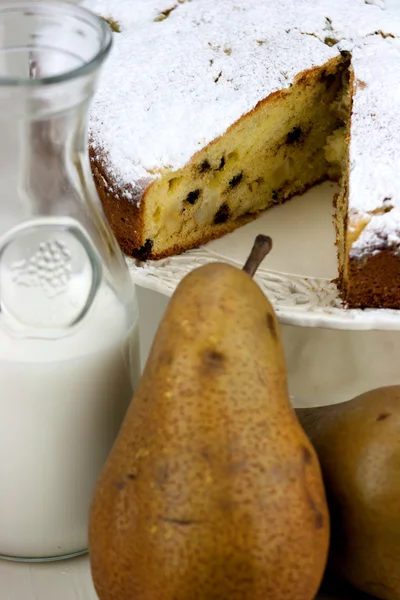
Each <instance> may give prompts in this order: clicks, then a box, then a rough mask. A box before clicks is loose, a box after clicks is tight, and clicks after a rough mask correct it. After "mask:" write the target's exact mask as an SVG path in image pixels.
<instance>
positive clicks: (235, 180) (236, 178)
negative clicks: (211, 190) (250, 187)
mask: <svg viewBox="0 0 400 600" xmlns="http://www.w3.org/2000/svg"><path fill="white" fill-rule="evenodd" d="M242 179H243V173H238V174H237V175H234V176H233V177H232V179H231V180H230V182H229V187H230V189H231V190H232V189H233V188H235V187H236V186H237V185H239V183H240V182H241V181H242Z"/></svg>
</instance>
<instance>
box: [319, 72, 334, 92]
mask: <svg viewBox="0 0 400 600" xmlns="http://www.w3.org/2000/svg"><path fill="white" fill-rule="evenodd" d="M319 80H320V82H321V83H324V84H325V85H326V88H327V89H329V88H330V87H331V86H332V85H333V84H334V83H335V81H336V76H335V75H334V74H333V73H327V72H326V71H325V70H324V71H322V73H321V76H320V78H319Z"/></svg>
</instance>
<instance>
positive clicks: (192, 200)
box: [185, 190, 201, 206]
mask: <svg viewBox="0 0 400 600" xmlns="http://www.w3.org/2000/svg"><path fill="white" fill-rule="evenodd" d="M200 193H201V192H200V190H194V191H193V192H189V193H188V195H187V196H186V200H185V202H188V203H189V204H191V205H192V206H193V204H196V202H197V200H198V199H199V198H200Z"/></svg>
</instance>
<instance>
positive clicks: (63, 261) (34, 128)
mask: <svg viewBox="0 0 400 600" xmlns="http://www.w3.org/2000/svg"><path fill="white" fill-rule="evenodd" d="M111 43H112V36H111V32H110V29H109V27H108V25H107V23H106V22H105V21H103V20H102V19H100V18H98V17H97V16H95V15H93V14H92V13H90V12H88V11H86V10H85V9H83V8H81V7H78V6H75V5H73V4H70V3H68V2H63V1H61V2H58V1H52V0H37V1H25V2H21V1H19V0H12V1H9V2H8V1H6V2H4V0H3V1H2V2H1V4H0V489H1V494H0V555H2V556H3V557H5V558H12V559H17V560H49V559H52V560H53V559H55V558H63V557H66V556H69V555H74V554H76V553H80V552H83V551H85V550H86V547H87V514H88V510H89V505H90V500H91V495H92V492H93V488H94V484H95V481H96V479H97V477H98V475H99V472H100V470H101V467H102V465H103V463H104V461H105V459H106V457H107V454H108V452H109V450H110V448H111V445H112V443H113V441H114V439H115V437H116V435H117V432H118V430H119V427H120V425H121V422H122V419H123V416H124V414H125V411H126V409H127V407H128V404H129V402H130V400H131V398H132V393H133V389H134V386H135V383H136V380H137V377H138V371H139V364H138V361H139V355H138V342H137V340H138V336H137V306H136V298H135V293H134V288H133V286H132V283H131V281H130V277H129V273H128V269H127V266H126V263H125V260H124V258H123V256H122V254H121V251H120V249H119V247H118V245H117V243H116V241H115V239H114V237H113V235H112V233H111V231H110V229H109V226H108V224H107V222H106V219H105V217H104V215H103V211H102V207H101V203H100V201H99V199H98V196H97V193H96V190H95V186H94V183H93V180H92V175H91V171H90V164H89V159H88V151H87V146H88V144H87V129H88V128H87V121H88V111H89V106H90V101H91V98H92V96H93V94H94V92H95V87H96V82H97V78H98V76H99V72H100V67H101V64H102V62H103V61H104V60H105V59H106V57H107V54H108V52H109V50H110V47H111Z"/></svg>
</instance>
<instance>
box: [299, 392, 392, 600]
mask: <svg viewBox="0 0 400 600" xmlns="http://www.w3.org/2000/svg"><path fill="white" fill-rule="evenodd" d="M297 415H298V417H299V419H300V422H301V423H302V425H303V427H304V429H305V431H306V432H307V434H308V435H309V438H310V440H311V441H312V443H313V445H314V447H315V449H316V450H317V453H318V455H319V459H320V462H321V467H322V471H323V475H324V479H325V485H326V490H327V494H328V500H329V508H330V512H331V519H332V549H331V556H330V564H331V565H332V567H333V569H335V570H336V571H337V572H338V573H339V574H341V575H342V576H343V577H344V578H345V579H347V580H348V581H349V583H351V584H352V585H353V586H355V587H357V588H358V589H360V590H362V591H363V592H366V593H368V594H371V595H373V596H377V597H378V598H382V599H385V600H400V386H392V387H386V388H380V389H375V390H372V391H370V392H367V393H365V394H362V395H361V396H358V397H357V398H354V399H353V400H350V401H349V402H345V403H342V404H335V405H332V406H326V407H325V406H321V407H318V408H310V409H299V410H298V411H297Z"/></svg>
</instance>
